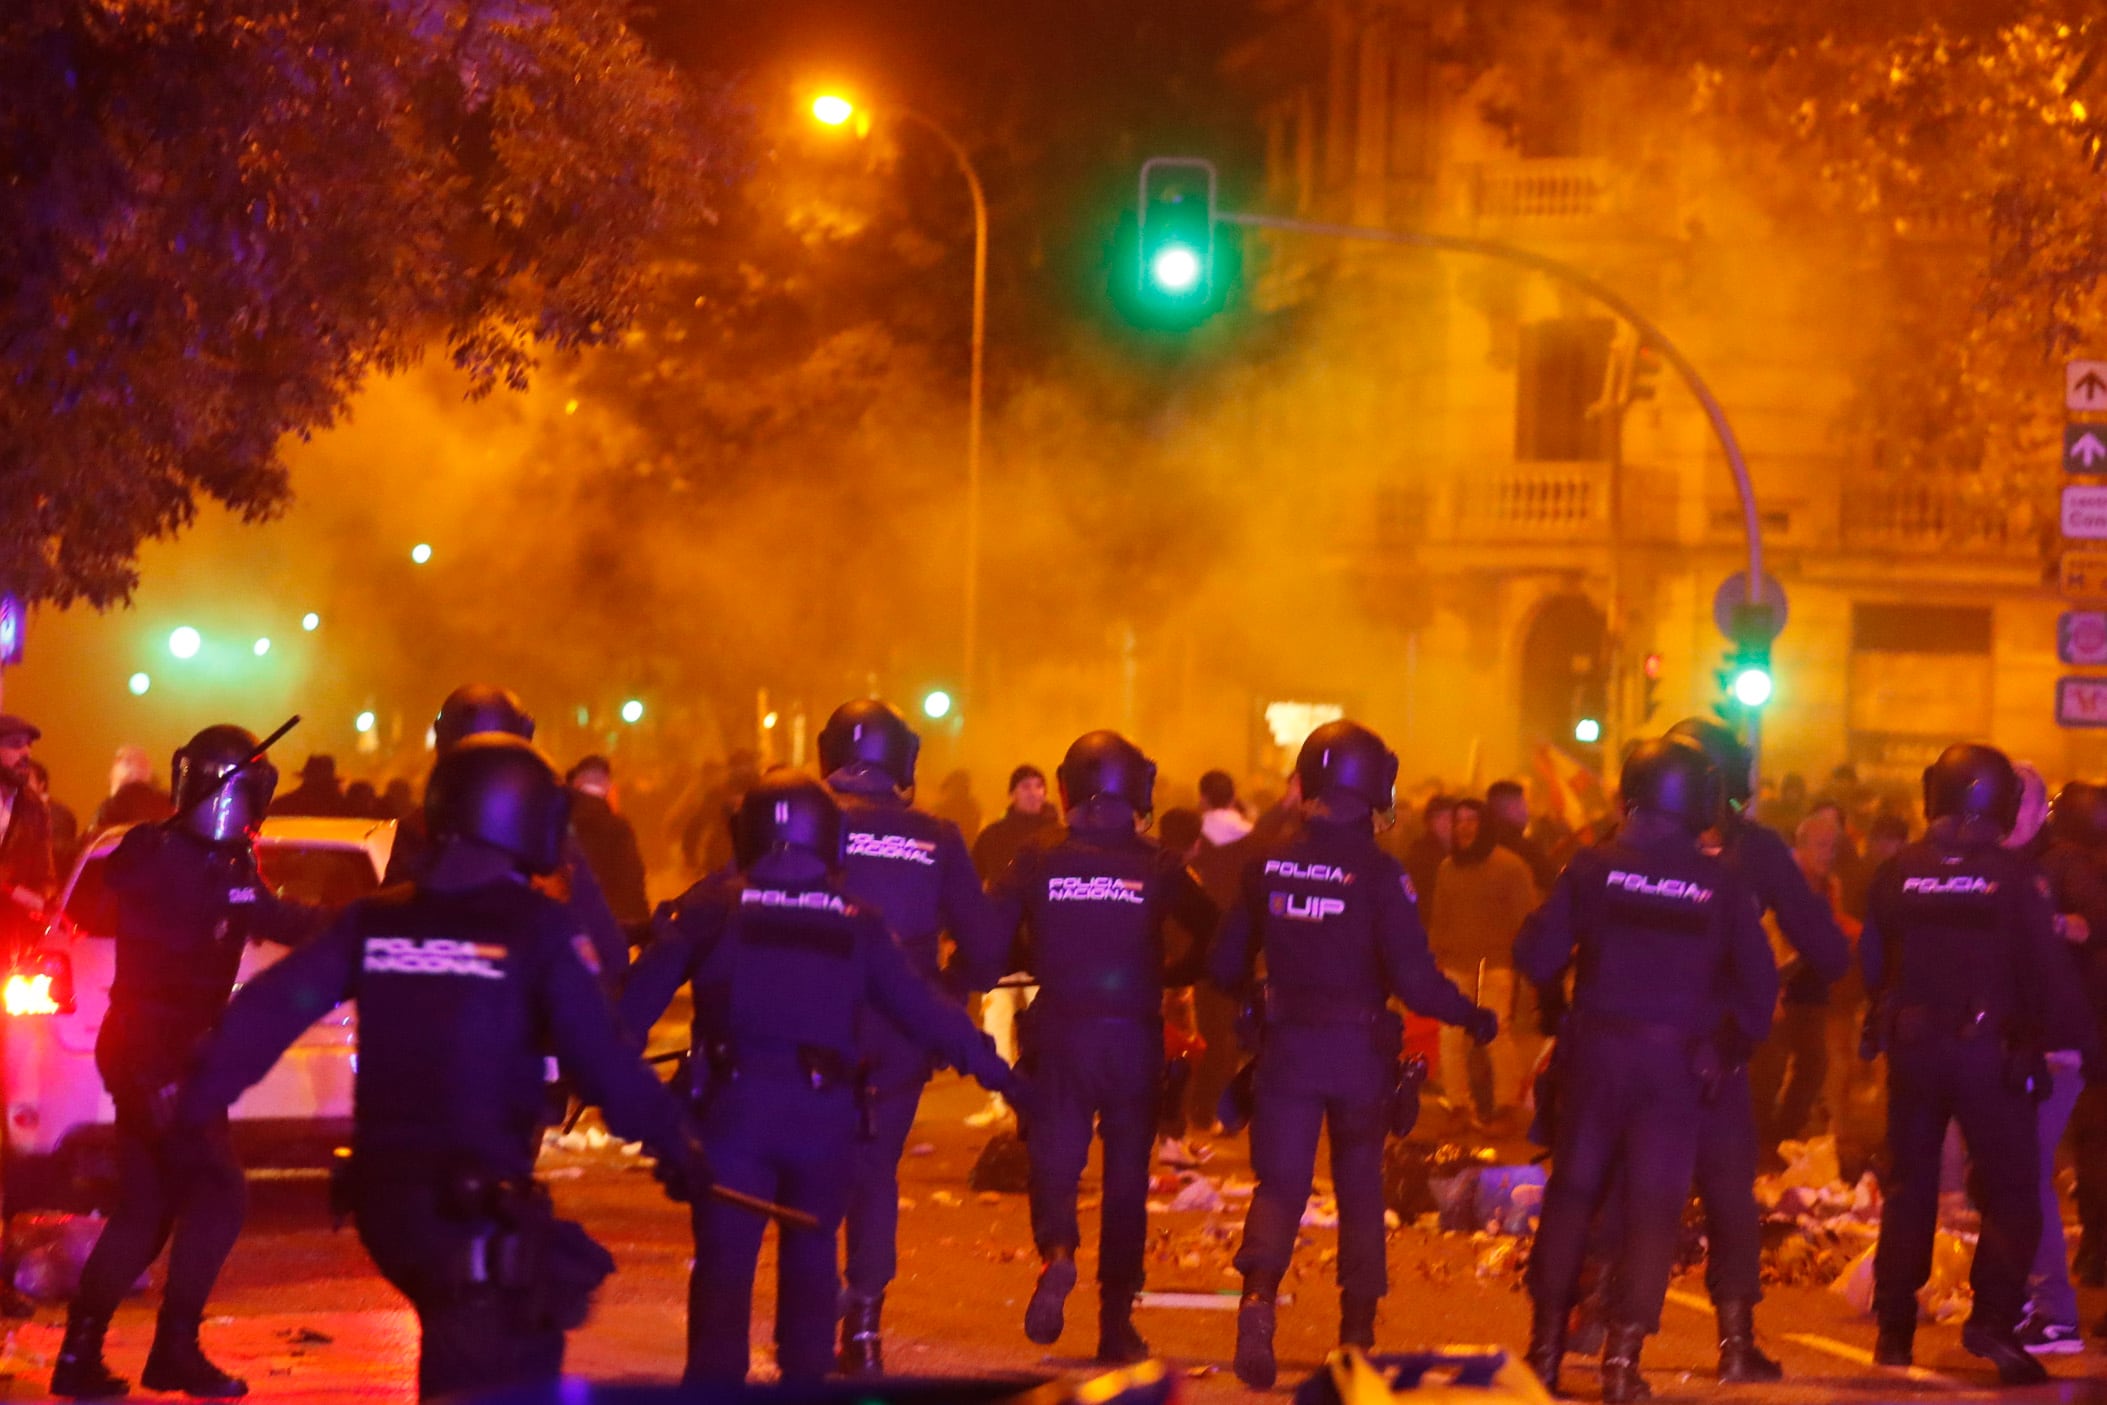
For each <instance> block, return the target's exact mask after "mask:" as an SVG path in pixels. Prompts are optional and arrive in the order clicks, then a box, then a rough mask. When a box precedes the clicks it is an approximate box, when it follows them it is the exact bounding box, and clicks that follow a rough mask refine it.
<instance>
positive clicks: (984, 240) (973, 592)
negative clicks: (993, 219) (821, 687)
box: [812, 93, 988, 701]
mask: <svg viewBox="0 0 2107 1405" xmlns="http://www.w3.org/2000/svg"><path fill="white" fill-rule="evenodd" d="M885 110H886V111H887V112H889V113H891V114H893V115H894V116H897V117H901V118H904V119H905V120H907V121H909V122H912V123H914V124H915V125H917V126H919V127H921V128H922V129H923V130H925V131H927V132H928V133H929V134H930V135H931V136H933V137H935V138H936V139H937V140H938V141H939V142H941V143H942V144H943V147H944V149H945V150H946V151H947V152H949V153H950V155H951V159H952V160H953V161H955V162H957V163H958V169H959V174H960V175H963V176H964V177H965V178H966V189H967V191H968V192H969V193H970V194H971V195H972V197H973V331H972V344H971V346H972V349H971V361H970V362H969V368H970V369H969V372H968V375H967V381H966V549H965V553H964V554H965V558H966V559H965V582H964V588H963V590H962V592H961V594H962V597H963V599H962V602H961V603H962V606H963V608H962V610H961V612H960V613H961V614H962V615H963V616H964V621H965V628H964V639H963V640H962V648H961V653H962V655H963V657H962V658H961V660H960V662H961V667H960V670H959V691H960V692H961V693H962V694H963V695H964V699H965V700H967V701H970V700H971V698H972V696H973V681H974V663H975V659H974V654H975V651H976V646H977V645H978V643H979V636H980V437H981V435H980V424H981V398H982V396H981V383H982V376H981V363H982V360H983V354H984V352H985V350H986V347H987V323H988V198H987V195H986V193H985V192H984V191H983V190H982V189H981V185H980V172H979V171H977V170H975V169H974V168H973V158H972V157H971V156H969V155H968V154H967V152H966V148H965V144H964V143H963V142H961V141H959V139H958V138H957V137H955V136H953V135H951V133H950V131H949V130H948V129H947V128H945V127H944V125H943V124H942V123H940V122H938V121H936V119H934V118H932V117H927V116H924V115H923V114H922V113H919V112H917V111H915V110H914V109H913V108H911V107H903V106H901V105H900V104H898V103H889V104H887V105H886V108H885ZM812 116H813V118H814V119H815V120H817V121H819V122H822V123H824V124H826V125H827V126H829V127H840V126H843V125H845V124H846V123H847V122H848V121H849V119H850V118H852V117H854V116H856V105H855V104H854V103H852V102H850V101H849V100H848V99H847V98H845V97H842V96H841V95H839V94H838V93H824V94H822V95H820V96H819V97H817V98H815V99H813V102H812ZM859 130H860V127H859Z"/></svg>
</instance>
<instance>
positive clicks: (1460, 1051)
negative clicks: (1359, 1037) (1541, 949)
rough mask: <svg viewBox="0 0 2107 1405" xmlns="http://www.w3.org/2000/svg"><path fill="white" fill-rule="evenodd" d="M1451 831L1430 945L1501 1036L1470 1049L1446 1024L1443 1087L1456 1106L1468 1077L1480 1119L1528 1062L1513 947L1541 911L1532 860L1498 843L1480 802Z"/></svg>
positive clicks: (1463, 805)
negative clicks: (1495, 1019)
mask: <svg viewBox="0 0 2107 1405" xmlns="http://www.w3.org/2000/svg"><path fill="white" fill-rule="evenodd" d="M1454 834H1455V848H1454V851H1453V852H1452V853H1451V854H1450V855H1449V856H1448V857H1447V858H1446V859H1443V860H1442V861H1441V867H1440V869H1439V870H1438V871H1437V873H1436V875H1435V879H1434V903H1433V908H1434V912H1433V921H1432V923H1431V925H1430V926H1429V928H1428V937H1429V945H1430V946H1431V947H1432V949H1433V952H1434V959H1435V960H1436V961H1438V962H1439V963H1440V964H1441V969H1442V970H1443V971H1444V972H1446V973H1447V975H1448V978H1449V979H1450V980H1452V981H1454V982H1455V983H1456V986H1457V988H1458V989H1460V990H1462V991H1463V992H1465V993H1466V994H1470V995H1472V998H1473V1000H1474V1001H1475V1002H1476V1003H1477V1004H1480V1005H1483V1006H1485V1007H1486V1008H1487V1009H1490V1010H1494V1011H1497V1012H1498V1013H1499V1016H1500V1034H1499V1037H1498V1038H1497V1039H1496V1040H1494V1041H1493V1042H1492V1043H1491V1044H1489V1045H1485V1046H1482V1047H1481V1046H1475V1045H1474V1046H1471V1047H1469V1048H1468V1049H1466V1047H1465V1041H1464V1040H1463V1039H1462V1038H1461V1037H1460V1036H1457V1037H1451V1034H1450V1031H1448V1030H1446V1029H1444V1030H1443V1031H1442V1040H1441V1070H1442V1084H1443V1086H1444V1088H1445V1089H1446V1090H1447V1092H1448V1095H1449V1101H1450V1102H1452V1103H1454V1102H1457V1101H1459V1099H1460V1096H1461V1094H1462V1093H1463V1091H1464V1086H1465V1082H1466V1079H1467V1080H1468V1087H1469V1091H1470V1099H1471V1106H1472V1109H1473V1110H1474V1111H1475V1112H1476V1114H1477V1117H1478V1120H1480V1121H1481V1122H1482V1121H1489V1120H1490V1119H1491V1118H1492V1116H1493V1114H1494V1113H1496V1112H1497V1111H1498V1110H1499V1108H1500V1101H1501V1094H1502V1093H1508V1094H1512V1093H1513V1092H1514V1091H1515V1090H1516V1089H1518V1088H1519V1087H1520V1086H1521V1080H1522V1074H1523V1072H1524V1070H1526V1069H1527V1068H1528V1066H1529V1065H1528V1064H1527V1063H1525V1062H1523V1061H1522V1051H1521V1049H1520V1047H1519V1046H1518V1043H1517V1039H1516V1035H1517V1031H1518V1029H1519V1028H1520V1023H1519V1022H1518V1021H1517V1020H1516V1019H1515V1018H1514V1015H1515V979H1514V957H1513V952H1514V939H1515V936H1516V935H1517V934H1518V933H1519V932H1520V931H1521V930H1522V921H1523V919H1525V918H1526V917H1528V916H1529V914H1530V913H1531V912H1532V911H1534V910H1535V908H1536V904H1537V891H1536V880H1535V878H1534V877H1533V876H1532V875H1531V874H1530V872H1529V865H1528V863H1527V862H1525V861H1524V860H1523V859H1522V858H1521V857H1520V856H1519V855H1517V854H1516V853H1515V852H1514V851H1513V850H1511V849H1508V848H1506V847H1505V846H1503V845H1501V844H1499V843H1497V842H1496V838H1495V835H1494V832H1493V826H1492V825H1491V824H1490V823H1489V822H1488V820H1487V816H1486V810H1485V806H1484V805H1482V804H1480V803H1479V802H1478V801H1476V800H1464V801H1459V802H1458V803H1457V805H1456V810H1455V819H1454ZM1532 1052H1533V1051H1532ZM1459 1075H1461V1076H1459Z"/></svg>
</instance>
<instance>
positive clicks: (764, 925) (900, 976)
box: [622, 767, 1014, 1385]
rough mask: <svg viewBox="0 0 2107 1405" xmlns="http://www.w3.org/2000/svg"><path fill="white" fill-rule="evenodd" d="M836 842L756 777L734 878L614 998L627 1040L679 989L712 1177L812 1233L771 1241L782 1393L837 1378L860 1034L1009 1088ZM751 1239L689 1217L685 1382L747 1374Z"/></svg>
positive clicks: (811, 790) (830, 830) (825, 826)
mask: <svg viewBox="0 0 2107 1405" xmlns="http://www.w3.org/2000/svg"><path fill="white" fill-rule="evenodd" d="M843 833H844V827H843V821H842V814H841V808H840V806H839V805H838V804H837V803H836V802H835V800H834V797H833V796H832V795H831V794H830V793H829V792H828V791H827V789H826V787H825V786H823V785H821V784H819V783H818V782H817V781H814V780H811V779H809V778H808V777H805V776H801V775H798V774H797V773H796V772H794V771H792V770H790V769H788V768H787V767H784V768H778V769H776V770H774V771H771V772H769V773H768V774H767V775H765V776H763V777H762V778H761V779H760V781H758V782H757V783H756V784H755V785H754V786H753V787H752V788H751V789H750V790H748V791H747V793H746V796H745V798H744V799H743V800H742V801H741V802H740V805H739V809H738V812H737V814H736V815H735V816H734V821H733V837H734V840H735V847H736V850H737V859H738V865H739V871H738V872H737V873H735V874H725V875H713V876H712V877H710V878H705V879H704V880H703V881H702V882H700V883H698V884H696V885H695V886H694V887H693V888H690V889H689V890H688V891H687V892H686V893H685V894H683V895H682V896H681V897H680V898H679V899H678V900H676V901H675V902H673V903H669V904H667V905H665V906H663V907H661V908H660V909H659V912H658V916H657V918H656V919H655V920H656V922H657V927H658V936H657V940H656V941H654V942H653V943H652V946H651V949H650V950H649V951H647V952H645V954H644V956H643V958H642V959H641V960H639V961H638V962H637V964H636V966H635V968H634V969H633V970H632V972H631V973H630V980H629V988H628V989H627V991H626V992H624V995H623V1001H622V1010H623V1013H624V1014H625V1015H626V1016H627V1017H628V1024H629V1026H630V1027H631V1028H633V1029H649V1028H650V1027H651V1025H652V1024H653V1022H655V1021H656V1020H657V1018H658V1017H659V1015H661V1014H662V1013H664V1011H665V1008H666V1005H667V1003H668V1002H669V1001H670V1000H671V999H672V997H673V994H674V992H675V991H677V990H678V989H679V988H680V987H681V986H682V985H683V984H686V985H688V986H690V987H691V989H692V991H693V993H694V1000H695V1028H694V1049H693V1052H692V1054H691V1064H690V1069H691V1075H692V1077H693V1078H694V1079H695V1082H696V1088H695V1092H696V1095H697V1099H698V1106H699V1107H700V1109H701V1116H702V1119H703V1132H704V1135H705V1136H706V1137H707V1138H708V1139H709V1142H710V1149H711V1153H712V1155H713V1156H714V1158H715V1160H716V1163H717V1172H718V1175H719V1176H720V1177H721V1178H722V1181H723V1183H724V1185H726V1186H727V1187H729V1188H731V1189H733V1190H738V1191H743V1192H745V1193H747V1194H749V1195H758V1196H762V1197H765V1198H768V1199H771V1200H776V1201H780V1202H783V1203H785V1204H787V1205H789V1206H791V1207H792V1208H795V1209H798V1210H803V1211H805V1212H807V1213H809V1214H811V1215H812V1216H814V1217H815V1218H816V1219H817V1220H818V1222H819V1227H818V1228H817V1229H789V1228H786V1229H784V1230H783V1231H782V1236H781V1239H780V1241H779V1242H778V1244H777V1253H776V1272H777V1283H776V1331H775V1337H776V1360H777V1363H778V1364H779V1365H780V1366H781V1368H782V1373H783V1378H784V1379H785V1380H789V1381H798V1380H812V1379H816V1378H818V1377H820V1376H822V1375H825V1374H826V1372H827V1369H828V1368H829V1367H830V1366H831V1365H833V1364H834V1324H835V1318H836V1314H837V1309H838V1297H839V1294H840V1291H841V1278H840V1273H839V1271H838V1269H837V1266H836V1262H835V1248H834V1244H835V1241H834V1236H835V1234H836V1232H837V1230H838V1228H839V1226H840V1223H841V1217H842V1213H843V1211H844V1209H845V1207H846V1205H847V1201H848V1196H849V1177H848V1176H847V1175H845V1174H844V1168H845V1167H847V1166H848V1165H849V1164H850V1162H851V1160H852V1157H853V1151H854V1145H855V1140H856V1136H857V1132H858V1128H857V1122H858V1115H857V1109H858V1099H857V1096H856V1087H855V1083H856V1069H857V1063H858V1059H859V1058H860V1056H861V1049H862V1047H863V1046H862V1042H861V1033H862V1028H863V1026H864V1025H865V1024H866V1023H867V1021H868V1020H870V1019H875V1018H881V1017H882V1018H884V1019H887V1020H889V1021H891V1023H892V1025H893V1026H894V1027H895V1028H896V1029H898V1030H900V1031H901V1032H902V1033H904V1034H907V1035H908V1036H909V1037H911V1038H912V1039H913V1040H915V1042H916V1043H917V1045H918V1046H919V1047H920V1048H921V1049H922V1050H925V1051H927V1052H928V1053H929V1054H933V1055H935V1056H937V1057H940V1058H942V1059H943V1060H944V1061H945V1062H947V1063H949V1064H951V1065H953V1066H955V1067H957V1068H960V1069H963V1070H964V1071H965V1072H966V1073H968V1074H970V1075H971V1076H972V1077H973V1078H975V1079H977V1080H978V1081H979V1082H980V1083H981V1084H982V1085H983V1086H985V1087H987V1088H989V1089H990V1090H992V1091H996V1092H1012V1091H1013V1088H1014V1085H1013V1082H1012V1079H1011V1074H1010V1067H1009V1065H1008V1064H1006V1063H1004V1062H1003V1061H1002V1060H1001V1059H1000V1058H998V1057H997V1056H996V1054H995V1049H994V1045H993V1043H992V1042H991V1041H990V1040H989V1039H988V1038H987V1037H986V1036H985V1035H983V1034H982V1033H981V1032H980V1031H979V1030H978V1029H977V1028H975V1027H974V1024H973V1022H972V1021H971V1020H970V1019H968V1018H967V1017H966V1012H965V1011H964V1010H963V1009H961V1008H959V1006H957V1005H956V1004H954V1003H952V1002H951V1001H949V1000H947V999H946V998H945V997H944V996H943V995H942V994H940V993H939V992H938V991H937V990H936V989H935V988H934V987H933V986H931V985H930V984H929V982H927V981H926V980H924V979H923V978H922V976H921V975H920V974H918V973H917V972H916V971H915V969H914V967H913V966H912V965H911V964H910V962H909V961H908V959H907V957H906V955H905V954H904V953H903V952H902V950H901V948H900V946H899V944H898V943H896V942H895V941H894V939H893V936H892V934H891V932H889V931H888V930H887V929H886V926H885V923H884V921H883V919H881V918H880V917H879V916H878V914H877V912H876V911H875V910H873V909H872V908H869V907H867V906H865V905H864V904H863V903H861V902H859V901H857V900H856V899H855V898H853V897H851V896H850V895H849V893H848V891H847V889H846V887H845V885H844V884H843V882H842V879H841V875H840V867H841V862H842V847H843V838H842V836H843ZM870 1007H875V1008H870ZM761 1231H762V1225H761V1222H760V1221H758V1220H755V1219H753V1218H751V1217H750V1216H748V1215H746V1214H744V1213H742V1212H740V1211H737V1210H733V1209H730V1208H728V1207H727V1208H722V1209H720V1207H718V1206H716V1205H704V1204H697V1206H696V1207H695V1268H694V1273H693V1275H692V1277H691V1278H690V1280H689V1290H688V1365H687V1375H686V1381H687V1383H688V1384H690V1385H695V1384H700V1383H704V1382H710V1381H720V1382H721V1381H727V1380H729V1381H740V1380H744V1379H745V1377H746V1370H747V1334H748V1327H749V1320H750V1318H751V1316H752V1312H753V1286H754V1266H755V1263H756V1261H757V1259H758V1258H759V1255H760V1252H761Z"/></svg>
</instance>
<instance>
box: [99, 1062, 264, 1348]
mask: <svg viewBox="0 0 2107 1405" xmlns="http://www.w3.org/2000/svg"><path fill="white" fill-rule="evenodd" d="M179 1138H180V1139H178V1138H171V1137H163V1136H161V1135H159V1134H157V1133H155V1132H154V1130H153V1128H152V1123H151V1121H150V1119H149V1117H148V1115H147V1113H146V1110H145V1109H144V1108H141V1107H137V1106H134V1105H133V1104H131V1102H130V1101H129V1100H126V1101H124V1102H120V1103H119V1104H118V1105H117V1205H116V1208H115V1209H114V1210H112V1211H111V1213H110V1222H109V1223H108V1224H107V1225H105V1226H104V1227H103V1231H102V1238H100V1239H98V1240H96V1241H95V1249H94V1252H92V1253H90V1254H89V1255H88V1261H87V1263H86V1264H85V1265H83V1266H82V1268H81V1279H80V1293H79V1295H78V1296H77V1297H76V1299H75V1300H74V1306H75V1307H76V1308H77V1309H78V1310H79V1311H81V1312H83V1313H86V1314H88V1315H90V1316H95V1317H107V1316H109V1315H110V1314H111V1313H113V1312H115V1311H116V1310H117V1305H118V1304H119V1303H121V1302H123V1301H124V1295H125V1294H126V1293H128V1292H130V1291H131V1288H132V1285H133V1284H134V1283H136V1282H138V1281H139V1275H140V1274H142V1273H144V1272H146V1270H147V1268H148V1267H149V1266H151V1265H152V1263H153V1262H154V1260H155V1259H157V1258H159V1257H160V1256H161V1250H162V1249H163V1248H169V1255H168V1284H167V1286H166V1287H165V1288H164V1289H163V1290H162V1294H161V1311H162V1312H163V1314H165V1315H166V1316H169V1317H171V1318H175V1319H178V1320H183V1319H195V1318H199V1317H202V1316H204V1314H205V1302H206V1299H208V1298H210V1297H211V1296H212V1285H213V1284H214V1283H215V1282H217V1281H218V1280H219V1273H220V1269H221V1268H222V1267H223V1266H225V1264H226V1262H227V1255H228V1254H229V1253H230V1252H232V1250H233V1248H234V1241H235V1239H236V1238H238V1237H239V1236H240V1234H241V1222H242V1217H243V1215H244V1214H245V1213H246V1210H247V1205H248V1187H247V1184H246V1183H245V1182H244V1181H243V1179H242V1173H241V1165H240V1163H239V1162H237V1161H236V1160H235V1159H234V1146H233V1142H232V1141H231V1139H230V1138H229V1135H228V1128H227V1119H226V1117H225V1115H224V1114H222V1115H221V1116H220V1117H219V1118H217V1119H216V1120H214V1121H213V1122H212V1123H210V1124H208V1125H207V1126H205V1127H203V1128H200V1129H197V1130H194V1131H193V1130H188V1129H186V1130H185V1131H184V1132H182V1133H180V1134H179ZM171 1243H172V1244H173V1247H170V1245H171Z"/></svg>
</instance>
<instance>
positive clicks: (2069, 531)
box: [2063, 484, 2107, 541]
mask: <svg viewBox="0 0 2107 1405" xmlns="http://www.w3.org/2000/svg"><path fill="white" fill-rule="evenodd" d="M2063 535H2064V536H2066V537H2077V538H2080V539H2081V540H2084V541H2107V488H2098V487H2091V486H2088V485H2083V484H2069V485H2067V486H2065V488H2064V489H2063Z"/></svg>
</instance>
